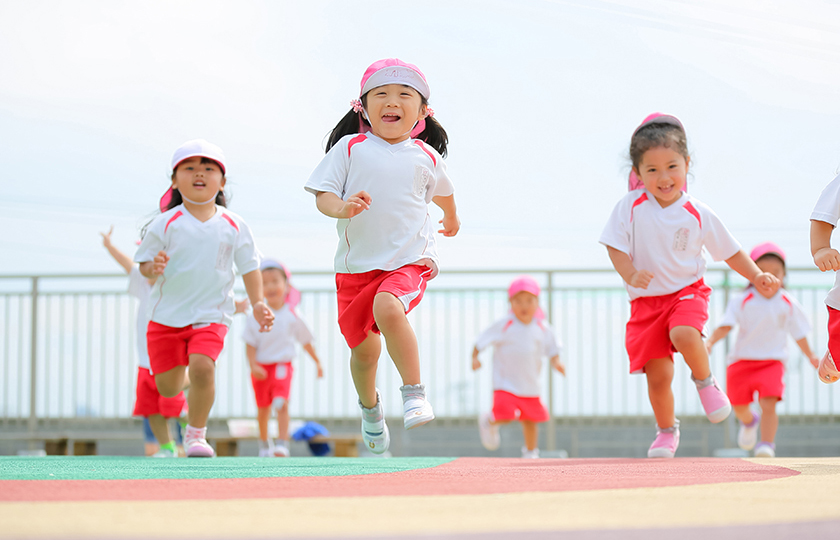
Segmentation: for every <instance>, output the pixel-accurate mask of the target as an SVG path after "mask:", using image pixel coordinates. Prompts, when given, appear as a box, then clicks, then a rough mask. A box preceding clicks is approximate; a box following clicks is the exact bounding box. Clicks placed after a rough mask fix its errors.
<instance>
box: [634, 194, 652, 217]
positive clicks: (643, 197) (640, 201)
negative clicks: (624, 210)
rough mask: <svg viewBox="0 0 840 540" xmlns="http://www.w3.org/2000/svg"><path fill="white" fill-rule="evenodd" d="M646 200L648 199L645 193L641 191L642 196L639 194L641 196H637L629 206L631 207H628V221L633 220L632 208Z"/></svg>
mask: <svg viewBox="0 0 840 540" xmlns="http://www.w3.org/2000/svg"><path fill="white" fill-rule="evenodd" d="M646 200H648V198H647V193H642V196H641V197H639V198H638V199H636V200H635V201H633V206H631V207H630V221H631V222H632V221H633V210H634V209H635V208H636V207H637V206H639V205H640V204H642V203H643V202H645V201H646Z"/></svg>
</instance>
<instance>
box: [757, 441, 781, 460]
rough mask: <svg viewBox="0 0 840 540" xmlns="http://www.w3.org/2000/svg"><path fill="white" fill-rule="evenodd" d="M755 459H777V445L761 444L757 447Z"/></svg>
mask: <svg viewBox="0 0 840 540" xmlns="http://www.w3.org/2000/svg"><path fill="white" fill-rule="evenodd" d="M755 457H776V445H775V444H773V443H767V442H761V443H758V446H756V447H755Z"/></svg>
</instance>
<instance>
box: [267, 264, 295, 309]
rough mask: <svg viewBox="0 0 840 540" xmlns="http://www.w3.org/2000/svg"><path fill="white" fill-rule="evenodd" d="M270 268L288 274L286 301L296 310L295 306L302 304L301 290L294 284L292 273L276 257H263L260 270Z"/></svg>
mask: <svg viewBox="0 0 840 540" xmlns="http://www.w3.org/2000/svg"><path fill="white" fill-rule="evenodd" d="M270 268H273V269H275V270H280V271H281V272H283V274H284V275H285V276H286V300H285V302H286V303H287V304H289V309H291V310H294V309H295V307H296V306H297V305H298V304H300V291H299V290H297V289H296V288H294V287H293V286H292V273H291V272H289V270H288V269H287V268H286V267H285V266H284V265H283V263H281V262H280V261H278V260H276V259H263V260H262V262H261V263H260V271H263V270H268V269H270Z"/></svg>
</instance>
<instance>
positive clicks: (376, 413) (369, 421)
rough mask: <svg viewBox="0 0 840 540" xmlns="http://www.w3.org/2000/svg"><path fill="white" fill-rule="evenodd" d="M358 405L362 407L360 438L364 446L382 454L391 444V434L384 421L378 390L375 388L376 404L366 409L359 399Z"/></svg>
mask: <svg viewBox="0 0 840 540" xmlns="http://www.w3.org/2000/svg"><path fill="white" fill-rule="evenodd" d="M359 407H361V409H362V440H363V441H364V443H365V446H367V447H368V450H370V451H371V452H373V453H374V454H384V453H385V452H387V451H388V446H390V444H391V434H390V433H389V432H388V424H386V423H385V414H384V412H383V411H382V401H381V400H380V398H379V390H378V389H377V390H376V405H374V406H373V407H371V408H370V409H367V408H365V407H364V405H362V402H361V401H359Z"/></svg>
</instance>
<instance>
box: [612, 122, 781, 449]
mask: <svg viewBox="0 0 840 540" xmlns="http://www.w3.org/2000/svg"><path fill="white" fill-rule="evenodd" d="M630 159H631V162H632V165H633V172H632V174H631V178H630V186H631V191H630V192H629V193H628V194H627V195H625V196H624V197H623V198H622V199H621V200H620V201H619V203H618V204H617V205H616V206H615V208H614V209H613V212H612V215H611V216H610V218H609V221H608V222H607V225H606V227H605V228H604V231H603V232H602V233H601V238H600V242H601V243H602V244H604V245H605V246H606V247H607V251H608V253H609V256H610V261H611V262H612V264H613V266H614V267H615V269H616V271H617V272H618V273H619V275H621V277H622V279H624V282H625V288H626V289H627V292H628V294H629V295H630V306H631V312H630V313H631V314H630V320H629V321H628V323H627V329H626V335H625V345H626V348H627V354H628V356H629V357H630V373H644V374H645V376H646V377H647V383H648V396H649V398H650V403H651V406H652V408H653V414H654V416H655V417H656V426H657V427H656V431H657V434H656V439H655V440H654V441H653V444H652V445H651V446H650V448H649V449H648V457H674V454H675V453H676V451H677V447H678V446H679V435H680V432H679V420H677V418H676V417H675V416H674V394H673V392H672V390H671V381H672V379H673V377H674V352H679V353H680V354H682V356H683V358H684V359H685V362H686V364H687V365H688V367H689V368H690V369H691V379H692V380H693V381H694V383H695V385H696V386H697V390H698V392H699V394H700V402H701V403H702V404H703V409H704V410H705V412H706V416H707V417H708V418H709V420H710V421H712V422H722V421H723V420H724V419H725V418H726V417H727V416H729V413H730V412H731V410H732V407H731V405H730V403H729V399H727V397H726V394H724V393H723V391H722V390H721V389H720V387H719V386H718V384H717V382H716V381H715V378H714V376H713V375H712V372H711V370H710V368H709V356H708V353H707V352H706V347H705V344H704V343H703V329H704V326H705V324H706V321H707V320H708V311H709V295H710V293H711V289H710V288H709V287H708V286H706V284H705V283H704V282H703V275H704V274H705V272H706V258H705V256H704V248H705V250H708V251H709V253H710V254H711V256H712V257H713V258H714V259H715V260H716V261H721V260H723V261H726V264H727V265H729V267H730V268H732V269H733V270H735V271H736V272H738V273H739V274H741V275H742V276H744V277H745V278H747V280H748V281H749V282H750V283H752V284H753V285H754V286H755V288H756V290H757V291H758V292H759V293H760V294H761V295H763V296H765V297H770V296H772V295H773V294H775V292H776V291H777V290H778V288H779V285H780V282H779V280H778V279H777V278H776V277H775V276H773V275H772V274H769V273H767V272H763V271H762V270H761V269H759V268H758V266H756V264H755V263H754V262H753V261H752V259H750V258H749V256H748V255H747V254H746V253H745V252H744V251H743V250H742V249H741V246H740V244H739V243H738V242H737V241H736V240H735V238H733V237H732V235H731V234H730V233H729V231H728V230H727V229H726V227H725V226H724V225H723V223H722V222H721V221H720V219H719V218H718V217H717V215H716V214H715V213H714V212H713V211H712V210H711V209H710V208H709V207H708V206H706V205H705V204H703V203H702V202H700V201H698V200H697V199H695V198H694V197H692V196H691V195H689V194H688V193H687V192H686V191H685V188H686V175H687V174H688V166H689V161H690V157H689V154H688V145H687V143H686V134H685V129H684V128H683V125H682V123H681V122H680V121H679V120H677V118H675V117H673V116H669V115H664V114H659V113H654V114H652V115H650V116H648V117H647V118H646V119H645V120H644V122H642V124H641V125H640V126H639V127H638V128H636V130H635V131H634V132H633V136H632V138H631V139H630Z"/></svg>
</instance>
